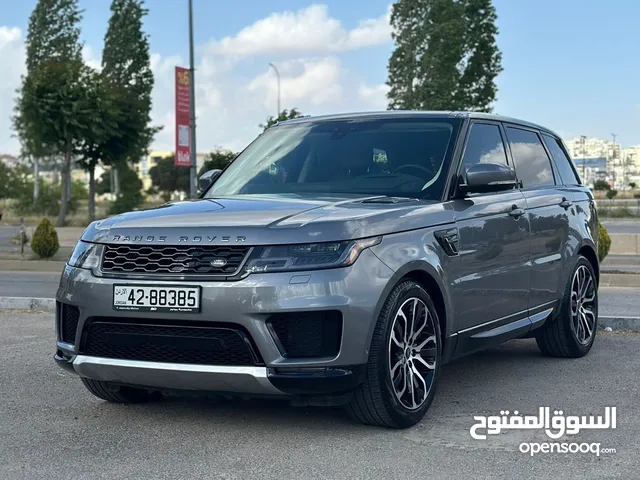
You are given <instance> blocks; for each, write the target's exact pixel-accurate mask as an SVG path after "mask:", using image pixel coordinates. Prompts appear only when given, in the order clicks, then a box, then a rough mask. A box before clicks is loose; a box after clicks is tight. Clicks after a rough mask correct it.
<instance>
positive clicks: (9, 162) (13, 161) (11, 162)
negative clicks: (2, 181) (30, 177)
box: [0, 153, 18, 167]
mask: <svg viewBox="0 0 640 480" xmlns="http://www.w3.org/2000/svg"><path fill="white" fill-rule="evenodd" d="M0 162H2V163H4V164H5V165H6V166H7V167H15V166H16V165H18V159H17V157H14V156H13V155H9V154H7V153H0Z"/></svg>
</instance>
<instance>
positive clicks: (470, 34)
mask: <svg viewBox="0 0 640 480" xmlns="http://www.w3.org/2000/svg"><path fill="white" fill-rule="evenodd" d="M495 21H496V11H495V8H494V7H493V5H492V3H491V0H399V1H398V2H396V3H395V4H394V5H393V7H392V12H391V26H392V38H393V40H394V42H395V44H396V48H395V50H394V52H393V53H392V55H391V57H390V59H389V65H388V70H389V71H388V80H387V85H388V86H389V93H388V94H387V97H388V99H389V108H390V109H415V110H474V111H484V112H489V111H491V105H492V103H493V102H494V101H495V98H496V93H497V88H496V85H495V78H496V77H497V76H498V74H499V73H500V72H501V70H502V67H501V55H500V52H499V50H498V47H497V45H496V35H497V33H498V30H497V27H496V25H495Z"/></svg>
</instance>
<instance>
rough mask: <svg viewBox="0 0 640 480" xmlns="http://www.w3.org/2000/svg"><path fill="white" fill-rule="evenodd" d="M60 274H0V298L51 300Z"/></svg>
mask: <svg viewBox="0 0 640 480" xmlns="http://www.w3.org/2000/svg"><path fill="white" fill-rule="evenodd" d="M61 273H62V272H60V273H45V272H0V297H35V298H53V297H55V294H56V290H58V282H59V281H60V275H61Z"/></svg>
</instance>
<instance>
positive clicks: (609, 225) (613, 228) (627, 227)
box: [602, 218, 640, 234]
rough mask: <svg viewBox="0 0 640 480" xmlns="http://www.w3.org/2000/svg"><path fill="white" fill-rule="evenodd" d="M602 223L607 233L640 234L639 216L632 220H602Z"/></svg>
mask: <svg viewBox="0 0 640 480" xmlns="http://www.w3.org/2000/svg"><path fill="white" fill-rule="evenodd" d="M602 225H603V226H604V228H606V229H607V231H608V232H609V233H614V234H618V233H635V234H640V218H638V219H633V220H603V221H602Z"/></svg>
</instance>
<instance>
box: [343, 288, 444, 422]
mask: <svg viewBox="0 0 640 480" xmlns="http://www.w3.org/2000/svg"><path fill="white" fill-rule="evenodd" d="M401 309H402V311H403V313H404V314H405V317H406V318H407V319H408V321H407V324H406V326H411V327H412V328H413V326H415V327H416V328H415V331H418V335H417V336H416V335H408V336H407V338H408V339H409V342H408V343H406V342H404V338H403V337H404V334H403V331H404V330H407V329H406V328H405V329H404V330H403V327H404V326H405V324H403V320H402V317H399V318H398V319H397V321H396V316H397V315H398V312H399V311H400V310H401ZM423 311H425V312H428V315H424V317H425V319H424V322H422V317H423V315H422V312H423ZM414 313H417V316H416V318H417V319H416V321H413V318H409V317H413V314H414ZM409 322H410V323H409ZM420 325H424V326H423V327H422V328H420ZM409 331H411V330H409ZM392 335H393V339H392ZM398 336H400V337H401V338H400V340H399V341H397V340H398V338H397V337H398ZM413 337H415V338H413ZM412 338H413V341H411V339H412ZM407 344H408V345H411V346H413V347H421V348H422V350H420V351H418V350H416V349H414V348H410V349H409V353H407V349H406V348H404V347H405V346H406V345H407ZM400 345H403V347H402V348H401V347H400ZM401 352H404V354H402V353H401ZM416 354H417V355H416ZM418 356H419V357H420V358H421V360H418V359H417V357H418ZM441 358H442V337H441V335H440V322H439V319H438V314H437V312H436V309H435V306H434V304H433V301H432V300H431V297H430V296H429V294H428V293H427V291H426V290H425V289H424V288H422V287H421V286H420V285H419V284H418V283H416V282H414V281H411V280H404V281H402V282H401V283H399V284H398V285H397V286H396V287H395V288H394V289H393V290H392V292H391V293H390V294H389V297H388V298H387V300H386V302H385V304H384V306H383V308H382V311H381V312H380V315H379V317H378V320H377V323H376V327H375V330H374V333H373V338H372V340H371V348H370V350H369V360H368V362H367V370H366V377H365V381H364V383H363V384H362V385H360V386H359V387H358V389H357V390H356V391H355V392H354V395H353V398H352V399H351V401H350V403H349V404H348V405H347V412H348V413H349V415H350V416H351V417H352V418H353V419H354V420H356V421H358V422H360V423H363V424H366V425H375V426H380V427H388V428H408V427H411V426H413V425H415V424H416V423H418V422H419V421H420V420H422V418H423V417H424V416H425V414H426V412H427V410H428V409H429V406H430V405H431V402H432V401H433V397H434V396H435V392H436V385H437V382H438V377H439V375H440V369H441V363H442V362H441ZM424 362H426V363H424ZM427 365H430V366H432V367H433V368H432V369H429V368H427ZM392 371H393V376H394V379H395V380H396V382H395V385H396V388H394V382H393V381H392ZM414 371H417V373H413V372H414ZM403 378H404V379H405V382H404V389H403V388H401V387H402V385H403V383H402V379H403ZM409 379H411V380H412V381H409ZM421 379H422V382H420V380H421ZM427 384H428V385H427ZM412 385H413V386H414V388H413V394H414V397H413V402H412V401H411V400H412V397H411V395H410V394H411V391H409V388H410V387H411V386H412ZM420 385H422V387H420ZM403 390H404V393H402V395H400V396H399V395H398V392H402V391H403ZM416 395H417V398H418V399H419V400H420V402H419V403H418V402H417V401H415V397H416ZM414 404H415V405H417V406H414Z"/></svg>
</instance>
